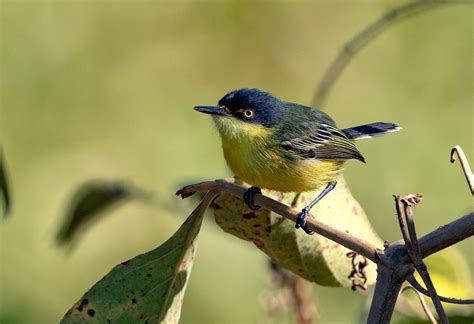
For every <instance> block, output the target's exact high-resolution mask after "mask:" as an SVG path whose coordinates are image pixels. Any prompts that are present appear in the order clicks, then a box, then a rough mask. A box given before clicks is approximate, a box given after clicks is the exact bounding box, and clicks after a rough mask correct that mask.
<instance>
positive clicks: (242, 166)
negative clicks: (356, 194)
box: [215, 118, 343, 192]
mask: <svg viewBox="0 0 474 324" xmlns="http://www.w3.org/2000/svg"><path fill="white" fill-rule="evenodd" d="M215 121H216V125H217V129H218V130H219V133H220V135H221V139H222V149H223V151H224V157H225V159H226V161H227V163H228V165H229V167H230V168H231V170H232V171H233V172H234V173H235V174H236V175H237V176H239V177H240V178H242V180H244V181H245V182H247V183H248V184H250V185H252V186H256V187H260V188H265V189H270V190H276V191H281V192H303V191H309V190H314V189H317V188H319V187H321V186H323V185H325V184H327V183H328V182H331V181H335V180H336V178H337V175H338V173H339V171H340V170H341V168H342V163H343V162H342V161H317V160H304V159H299V158H297V157H296V156H295V157H293V158H290V156H289V155H288V154H289V153H288V152H285V151H283V150H282V149H281V148H280V147H279V146H278V145H275V144H274V143H270V138H271V135H272V130H271V129H269V128H265V127H263V126H260V125H255V124H251V123H243V122H239V121H233V120H229V119H225V118H215Z"/></svg>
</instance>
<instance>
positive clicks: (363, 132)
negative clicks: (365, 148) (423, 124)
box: [342, 122, 402, 140]
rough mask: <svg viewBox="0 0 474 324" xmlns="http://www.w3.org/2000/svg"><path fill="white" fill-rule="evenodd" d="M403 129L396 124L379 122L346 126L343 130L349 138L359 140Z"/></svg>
mask: <svg viewBox="0 0 474 324" xmlns="http://www.w3.org/2000/svg"><path fill="white" fill-rule="evenodd" d="M401 129H402V128H401V127H400V126H398V125H396V124H392V123H383V122H378V123H372V124H367V125H361V126H356V127H351V128H345V129H343V130H342V131H343V132H344V134H346V136H347V137H348V138H349V139H352V140H359V139H364V138H372V137H375V136H380V135H383V134H385V133H393V132H398V131H399V130H401Z"/></svg>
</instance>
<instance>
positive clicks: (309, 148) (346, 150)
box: [280, 123, 365, 162]
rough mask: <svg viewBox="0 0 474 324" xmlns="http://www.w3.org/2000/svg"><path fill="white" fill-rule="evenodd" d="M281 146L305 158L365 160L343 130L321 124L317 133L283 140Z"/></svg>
mask: <svg viewBox="0 0 474 324" xmlns="http://www.w3.org/2000/svg"><path fill="white" fill-rule="evenodd" d="M280 147H281V148H283V149H285V150H287V151H291V152H293V153H296V154H297V155H298V156H300V157H301V158H303V159H318V160H349V159H357V160H359V161H362V162H365V159H364V157H363V156H362V154H361V153H360V151H359V150H358V149H357V147H356V146H355V145H354V143H352V142H351V140H350V139H349V138H347V136H346V134H344V133H343V132H342V131H341V130H339V129H337V128H336V127H334V126H331V125H329V124H325V123H323V124H321V125H320V126H319V127H318V130H317V131H316V133H314V134H311V135H309V136H307V137H298V138H294V139H290V140H285V141H283V142H281V144H280Z"/></svg>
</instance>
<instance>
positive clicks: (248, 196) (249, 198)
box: [244, 187, 262, 210]
mask: <svg viewBox="0 0 474 324" xmlns="http://www.w3.org/2000/svg"><path fill="white" fill-rule="evenodd" d="M261 193H262V191H261V190H260V188H257V187H250V188H249V189H247V190H246V191H245V192H244V202H245V204H246V205H247V206H248V207H249V208H250V209H251V210H258V209H260V206H257V205H255V202H254V198H255V195H256V194H261Z"/></svg>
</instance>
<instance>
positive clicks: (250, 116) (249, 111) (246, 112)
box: [242, 109, 255, 119]
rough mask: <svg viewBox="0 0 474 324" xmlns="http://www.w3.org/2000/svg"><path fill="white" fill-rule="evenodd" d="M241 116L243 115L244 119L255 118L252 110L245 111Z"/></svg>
mask: <svg viewBox="0 0 474 324" xmlns="http://www.w3.org/2000/svg"><path fill="white" fill-rule="evenodd" d="M242 114H243V115H244V117H245V118H247V119H251V118H253V117H254V116H255V112H254V111H253V109H245V110H244V111H243V112H242Z"/></svg>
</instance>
